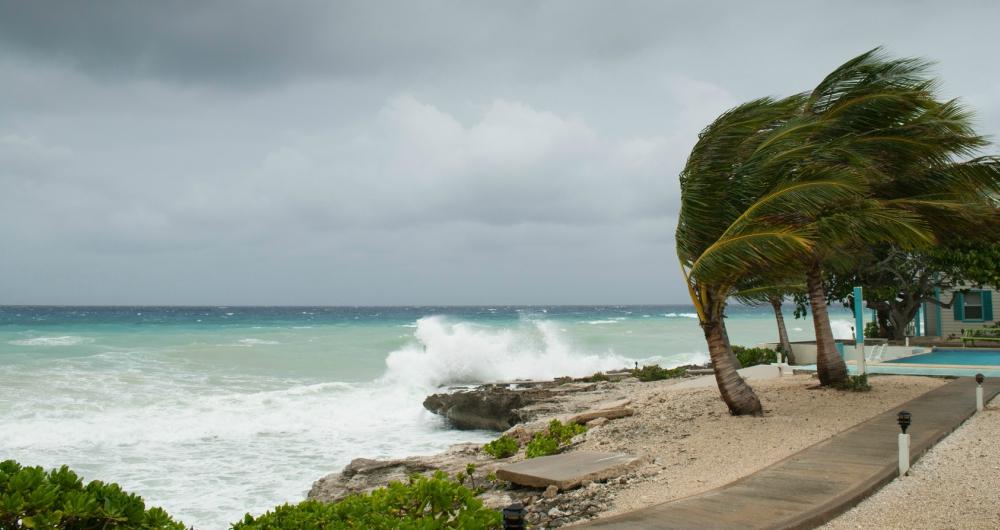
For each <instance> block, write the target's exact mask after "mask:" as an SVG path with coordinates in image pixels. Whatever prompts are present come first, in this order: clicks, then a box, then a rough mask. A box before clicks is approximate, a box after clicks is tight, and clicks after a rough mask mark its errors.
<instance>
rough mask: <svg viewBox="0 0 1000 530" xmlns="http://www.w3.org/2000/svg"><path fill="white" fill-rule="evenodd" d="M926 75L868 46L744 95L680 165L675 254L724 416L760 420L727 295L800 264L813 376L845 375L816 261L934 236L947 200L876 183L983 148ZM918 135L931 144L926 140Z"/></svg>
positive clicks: (919, 66) (828, 380)
mask: <svg viewBox="0 0 1000 530" xmlns="http://www.w3.org/2000/svg"><path fill="white" fill-rule="evenodd" d="M925 69H926V63H923V62H921V61H916V60H911V59H902V60H895V61H889V60H886V59H884V58H882V57H881V55H880V54H879V53H878V51H877V50H873V51H872V52H868V53H866V54H863V55H861V56H859V57H857V58H855V59H852V60H851V61H848V63H845V65H843V66H841V67H840V68H838V69H837V70H835V71H834V73H832V74H831V75H830V76H828V77H827V78H826V79H824V81H823V82H822V83H821V84H820V85H819V86H818V87H817V88H816V89H815V90H813V91H812V92H811V93H809V94H800V95H796V96H792V97H790V98H786V99H782V100H774V99H770V98H764V99H759V100H755V101H751V102H749V103H746V104H744V105H741V106H739V107H736V108H735V109H732V110H730V111H728V112H726V113H724V114H723V115H722V116H720V117H719V118H718V119H716V120H715V121H714V122H713V123H712V124H710V125H709V126H708V127H707V128H706V129H705V130H704V131H702V133H701V134H700V135H699V140H698V142H697V144H696V145H695V147H694V149H693V150H692V152H691V155H690V156H689V158H688V161H687V164H686V165H685V168H684V170H683V171H682V172H681V178H680V181H681V203H682V205H681V211H680V215H679V219H678V228H677V250H678V257H679V258H680V261H681V268H682V271H683V272H684V276H685V279H686V281H687V284H688V289H689V293H690V296H691V300H692V302H693V303H694V305H695V308H696V310H697V312H698V317H699V321H700V323H701V326H702V328H703V330H704V332H705V337H706V340H707V342H708V345H709V353H710V355H711V358H712V361H713V365H714V366H715V373H716V380H717V382H718V383H719V387H720V392H721V393H722V396H723V399H724V400H725V401H726V403H727V404H728V406H729V408H730V411H731V412H732V413H734V414H757V413H759V412H760V403H759V400H757V398H756V396H755V395H754V394H753V392H752V390H751V389H750V388H749V386H747V385H746V383H745V382H744V381H743V380H742V379H741V378H740V377H739V375H738V374H737V373H736V371H735V366H734V365H733V362H732V361H731V352H730V347H729V344H728V339H727V336H726V331H725V322H724V317H725V307H726V301H727V299H728V298H729V297H730V296H733V295H738V294H739V292H740V289H741V287H745V286H746V285H748V283H749V284H752V283H754V281H753V279H754V277H755V276H758V277H759V276H760V274H761V273H760V271H762V270H764V271H767V275H768V276H769V277H777V276H786V275H789V274H793V273H794V272H795V271H798V272H799V273H800V274H801V273H803V272H804V273H805V274H804V275H805V280H806V287H807V291H808V295H809V301H810V305H811V306H812V310H813V322H814V327H815V330H816V338H817V350H818V360H817V365H818V372H819V375H820V380H821V382H822V383H823V384H835V383H838V382H840V381H843V380H844V379H846V377H847V369H846V365H845V363H844V361H843V359H841V358H840V357H839V355H837V353H836V351H835V349H834V343H833V333H832V330H831V327H830V322H829V315H828V313H827V310H826V296H825V292H824V290H823V285H822V280H823V265H824V263H825V262H828V261H831V260H836V259H838V258H839V254H840V253H843V252H845V251H849V250H850V249H851V248H852V247H854V246H856V245H858V244H859V243H860V242H861V241H864V242H866V243H871V242H872V241H891V242H894V243H895V244H899V245H904V246H905V245H921V244H929V243H931V242H933V234H931V232H930V230H929V226H928V223H927V222H926V220H925V218H924V217H923V216H922V215H921V210H929V209H933V208H937V209H939V210H940V209H942V208H950V207H953V206H954V205H955V204H956V203H954V202H949V201H948V200H945V199H944V198H942V197H936V196H925V195H924V194H921V193H920V192H919V191H920V190H922V189H923V188H920V187H917V188H915V189H916V190H917V192H915V193H909V194H906V193H897V194H896V195H892V194H889V193H886V192H884V191H883V188H886V187H888V188H889V189H893V190H897V191H898V189H899V186H891V185H890V184H891V183H893V182H899V181H900V177H899V176H898V175H895V174H894V172H893V170H895V169H897V168H899V167H903V166H908V167H922V168H925V169H926V168H927V167H940V166H942V165H944V164H948V163H951V159H952V157H953V156H955V155H957V154H963V153H965V152H966V151H969V150H970V149H971V147H974V146H976V145H978V143H979V139H978V138H977V137H975V136H974V135H970V134H969V131H970V130H969V129H968V128H967V127H966V126H964V125H961V124H959V125H955V124H949V120H955V119H959V118H961V115H960V113H959V112H957V110H956V108H955V107H954V106H953V105H951V104H950V103H944V104H942V103H939V102H938V101H936V100H935V99H934V97H933V91H932V88H933V82H932V81H929V80H927V79H926V76H924V75H923V74H924V70H925ZM921 134H928V135H929V136H930V137H931V138H934V139H935V140H937V141H921V140H920V138H921V136H920V135H921ZM958 173H962V172H961V171H957V172H956V174H958ZM757 283H758V284H759V282H757ZM765 283H766V282H765Z"/></svg>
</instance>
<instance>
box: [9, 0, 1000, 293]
mask: <svg viewBox="0 0 1000 530" xmlns="http://www.w3.org/2000/svg"><path fill="white" fill-rule="evenodd" d="M998 15H1000V8H998V7H995V6H994V4H991V3H978V2H969V3H965V4H962V3H959V4H954V5H951V7H949V9H947V10H941V9H939V8H938V7H937V5H936V4H933V3H922V2H882V3H878V4H870V3H860V2H858V3H837V4H832V3H827V2H769V3H766V4H761V5H752V6H751V5H749V4H746V5H744V4H743V3H725V2H708V3H705V2H619V3H613V4H609V3H606V2H596V1H594V2H589V1H569V0H567V1H561V2H552V1H549V2H527V1H524V2H419V3H418V2H392V3H390V2H318V1H317V2H264V1H256V0H248V1H241V2H212V1H209V2H194V1H175V2H134V1H103V2H87V3H85V2H69V1H67V2H42V1H39V2H5V1H2V0H0V100H2V101H4V102H5V105H4V107H3V111H2V113H0V189H2V191H3V193H0V226H2V227H3V229H2V230H0V248H3V252H2V253H0V278H2V280H0V303H2V302H8V303H224V304H238V303H289V304H291V303H316V304H320V303H330V304H336V303H344V304H365V303H370V304H376V303H377V304H393V303H401V304H402V303H587V302H592V303H629V302H684V301H685V297H686V294H685V292H684V289H683V287H682V285H681V283H680V280H679V275H678V274H677V273H676V272H674V271H675V270H676V264H675V258H674V257H673V241H672V232H673V223H674V220H675V218H676V212H677V208H678V191H677V183H676V175H677V172H678V171H679V169H680V167H681V165H682V164H683V162H684V158H685V156H686V153H687V151H688V150H689V149H690V146H691V145H692V144H693V142H694V140H695V138H696V134H697V132H698V131H699V130H700V129H701V128H702V127H703V126H704V125H705V124H706V123H707V122H708V121H710V120H711V119H712V118H714V117H715V116H716V115H717V114H718V113H719V112H721V111H723V110H724V109H726V108H728V107H730V106H732V105H734V104H736V103H738V102H739V101H742V100H745V99H749V98H752V97H757V96H760V95H766V94H787V93H791V92H795V91H799V90H803V89H806V88H808V87H809V86H811V85H813V84H815V83H816V82H817V81H818V80H819V79H820V78H821V77H822V75H823V74H825V73H826V72H827V71H829V70H830V69H832V68H834V67H835V66H836V65H837V64H839V63H840V62H842V61H844V60H845V59H847V58H849V57H851V56H853V55H855V54H857V53H859V52H861V51H864V50H866V49H869V48H871V47H873V46H876V45H879V44H884V45H886V46H887V48H888V50H889V51H891V52H893V53H897V54H905V55H920V56H925V57H928V58H930V59H934V60H937V61H938V62H939V66H938V71H939V73H940V74H941V76H942V77H943V79H944V90H945V93H946V95H948V96H958V95H961V96H963V97H964V98H965V99H966V101H967V102H968V103H969V104H970V105H971V106H972V107H973V108H975V109H976V110H978V111H979V116H980V125H981V128H982V130H983V132H985V133H988V134H994V135H996V134H997V133H998V132H1000V99H998V96H997V94H1000V74H997V73H995V72H994V70H992V69H990V68H989V67H988V65H990V64H992V62H993V59H994V58H995V56H996V55H997V52H1000V44H998V43H997V42H996V41H995V39H993V40H989V39H985V38H983V35H989V34H992V32H993V31H994V28H993V25H995V22H996V20H998V18H1000V17H998Z"/></svg>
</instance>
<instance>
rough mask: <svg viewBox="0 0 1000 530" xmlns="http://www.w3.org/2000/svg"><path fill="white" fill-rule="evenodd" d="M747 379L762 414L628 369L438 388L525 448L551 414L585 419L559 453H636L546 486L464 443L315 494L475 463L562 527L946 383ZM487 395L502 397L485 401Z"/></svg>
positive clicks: (484, 484) (709, 481)
mask: <svg viewBox="0 0 1000 530" xmlns="http://www.w3.org/2000/svg"><path fill="white" fill-rule="evenodd" d="M678 383H681V384H678ZM699 383H707V384H705V385H700V384H699ZM751 383H752V384H753V386H754V389H755V391H756V392H757V393H758V395H759V396H760V397H761V401H762V402H763V404H764V412H765V413H764V416H763V417H759V418H748V417H734V416H731V415H729V413H728V411H727V409H726V406H725V404H724V403H723V402H722V400H720V399H719V394H718V389H717V388H715V386H714V384H712V383H711V381H696V380H692V379H691V378H675V379H667V380H662V381H654V382H645V383H644V382H639V381H638V380H636V379H634V378H631V377H621V378H620V379H619V380H617V381H610V380H608V381H603V380H599V381H583V380H560V381H555V382H539V383H524V382H520V383H517V384H515V385H513V386H512V385H509V384H504V385H482V386H480V387H476V388H473V389H454V390H453V391H452V392H449V393H448V394H447V395H450V396H454V395H456V394H470V395H460V396H457V397H454V398H446V397H443V396H441V395H437V397H434V396H431V397H428V401H427V405H428V408H434V409H437V410H438V411H444V414H447V413H448V411H453V412H452V415H453V416H455V417H456V418H459V420H458V422H465V421H473V422H480V421H493V422H497V423H496V424H497V425H498V426H502V425H504V423H503V422H504V421H509V419H510V418H517V420H518V423H517V424H515V425H514V426H513V427H510V428H508V429H507V430H506V431H504V432H505V433H507V434H508V435H510V436H512V437H515V438H517V439H518V440H520V441H522V445H523V442H524V441H526V440H528V439H530V437H531V436H532V434H533V433H535V432H539V431H540V430H543V429H545V427H546V424H547V422H548V421H549V420H551V419H553V418H556V419H561V420H562V421H578V422H581V423H585V424H588V425H590V427H589V428H588V430H587V431H586V432H585V433H583V434H579V435H577V436H576V437H574V438H573V439H572V441H571V442H570V443H569V445H568V446H567V447H565V448H563V453H564V454H566V453H571V454H576V453H582V452H603V453H616V454H628V455H633V456H635V457H637V459H636V460H635V463H634V465H631V466H629V467H628V468H625V469H621V470H619V471H620V472H619V473H618V474H617V475H615V476H609V477H604V478H603V479H602V480H597V481H590V480H588V481H583V482H581V483H579V484H577V485H574V487H573V488H572V489H568V490H559V489H558V488H556V487H549V488H544V489H543V488H539V487H525V486H517V485H515V484H510V483H507V482H504V481H502V480H497V479H496V477H495V475H496V473H497V471H498V470H500V469H501V468H503V467H505V466H510V465H512V464H517V463H518V462H523V461H525V454H524V449H523V447H522V449H521V450H520V451H519V452H518V453H517V454H516V455H514V456H511V457H508V458H501V459H497V458H493V457H491V456H489V455H488V454H486V453H485V452H484V451H483V448H482V446H481V445H479V444H458V445H455V446H452V447H450V448H449V449H448V450H446V451H444V452H442V453H438V454H435V455H430V456H413V457H409V458H402V459H394V460H370V459H355V460H354V461H352V462H351V463H350V464H349V465H348V466H346V467H345V468H344V470H342V471H341V472H338V473H332V474H330V475H327V476H325V477H323V478H321V479H320V480H318V481H316V483H315V484H314V485H313V487H312V489H311V490H310V492H309V498H311V499H318V500H321V501H327V502H329V501H335V500H338V499H341V498H343V497H345V496H346V495H348V494H350V493H354V492H363V491H370V490H372V489H375V488H378V487H381V486H384V485H386V484H387V483H388V482H390V481H392V480H404V481H405V480H406V478H407V477H408V476H409V475H411V474H413V473H432V472H434V471H437V470H440V471H443V472H445V473H447V474H449V475H450V476H453V477H454V476H456V475H459V474H464V475H469V473H468V471H469V464H472V465H473V466H474V467H475V469H474V470H473V472H472V473H471V476H470V477H468V478H467V480H469V483H468V484H469V485H471V486H472V487H474V488H478V489H482V490H483V493H482V494H481V496H480V498H481V499H482V500H483V501H484V503H485V504H487V505H488V506H491V507H494V508H498V509H499V508H502V507H504V506H507V505H510V504H511V503H514V502H520V503H522V504H524V506H525V508H526V510H527V515H526V517H527V520H528V522H529V523H530V524H532V525H533V527H537V528H557V527H560V526H564V525H568V524H572V523H575V522H580V521H583V520H588V519H592V518H595V517H599V516H606V515H613V514H617V513H622V512H626V511H629V510H633V509H636V508H639V507H642V506H648V505H651V504H655V503H658V502H664V501H668V500H671V499H676V498H680V497H684V496H687V495H692V494H696V493H700V492H702V491H706V490H709V489H712V488H715V487H719V486H722V485H724V484H726V483H729V482H731V481H733V480H736V479H738V478H740V477H742V476H745V475H747V474H749V473H753V472H754V471H757V470H758V469H761V468H763V467H765V466H767V465H770V464H771V463H774V462H776V461H778V460H781V459H782V458H786V457H788V456H790V455H792V454H794V453H795V452H797V451H799V450H801V449H804V448H805V447H808V446H809V445H812V444H814V443H817V442H819V441H821V440H823V439H826V438H828V437H829V436H832V435H833V434H836V433H838V432H840V431H842V430H844V429H847V428H849V427H851V426H853V425H855V424H857V423H859V422H861V421H864V420H866V419H868V418H870V417H872V416H875V415H876V414H879V413H881V412H883V411H885V410H888V409H889V408H891V407H893V406H895V405H897V404H899V403H902V402H905V401H906V400H908V399H912V398H913V397H916V396H917V395H920V394H922V393H924V392H926V391H928V390H930V389H932V388H935V387H936V386H938V385H940V384H942V383H943V381H942V380H939V379H933V378H922V377H910V376H878V377H877V378H875V381H874V382H873V383H872V386H873V390H872V391H871V392H864V393H854V392H840V391H837V390H831V389H825V388H819V387H818V386H817V384H816V381H815V379H813V378H812V377H811V376H809V375H786V376H783V377H780V378H776V379H767V380H763V379H762V380H752V381H751ZM518 389H523V390H525V391H530V392H527V393H525V394H524V395H523V396H524V397H521V398H512V397H511V396H509V395H508V394H509V392H508V391H518ZM488 396H494V397H497V399H496V400H494V401H490V400H491V399H492V398H491V397H488ZM529 396H530V399H529ZM432 397H433V398H434V399H431V398H432ZM477 400H478V401H477ZM483 403H487V404H486V405H483ZM469 404H471V405H470V406H468V407H466V406H465V405H469ZM513 404H517V406H513ZM456 407H457V408H456ZM474 411H478V412H474ZM483 411H487V412H489V414H486V413H484V412H483ZM612 411H614V412H612ZM602 414H603V415H602ZM606 416H615V418H608V417H606ZM450 421H452V422H453V423H454V422H455V420H454V419H450ZM476 424H478V423H476ZM497 432H498V435H499V434H500V432H499V430H498V431H497ZM501 474H502V473H501Z"/></svg>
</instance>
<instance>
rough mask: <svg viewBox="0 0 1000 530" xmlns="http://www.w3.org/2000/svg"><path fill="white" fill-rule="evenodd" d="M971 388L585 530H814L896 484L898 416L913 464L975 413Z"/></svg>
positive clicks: (999, 383)
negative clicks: (905, 425) (904, 417)
mask: <svg viewBox="0 0 1000 530" xmlns="http://www.w3.org/2000/svg"><path fill="white" fill-rule="evenodd" d="M872 383H873V384H876V385H877V384H878V379H877V378H876V379H875V380H873V381H872ZM975 386H976V383H975V381H974V380H973V379H972V378H968V377H966V378H961V379H956V380H955V381H953V382H951V383H949V384H946V385H944V386H942V387H939V388H937V389H935V390H932V391H930V392H928V393H926V394H924V395H922V396H920V397H918V398H916V399H913V400H911V401H908V402H906V403H904V404H903V405H900V406H898V407H895V408H893V409H890V410H889V411H887V412H885V413H883V414H879V415H878V416H876V417H874V418H872V419H870V420H868V421H865V422H863V423H860V424H858V425H855V426H854V427H852V428H850V429H848V430H846V431H844V432H842V433H840V434H837V435H835V436H833V437H831V438H829V439H827V440H824V441H822V442H819V443H818V444H816V445H813V446H811V447H808V448H806V449H803V450H802V451H800V452H798V453H796V454H794V455H792V456H790V457H788V458H786V459H784V460H782V461H780V462H777V463H775V464H772V465H771V466H768V467H766V468H764V469H762V470H760V471H758V472H756V473H753V474H751V475H749V476H746V477H743V478H742V479H739V480H737V481H735V482H732V483H730V484H727V485H725V486H723V487H721V488H717V489H714V490H711V491H707V492H705V493H701V494H698V495H694V496H691V497H686V498H683V499H678V500H674V501H670V502H665V503H662V504H658V505H655V506H650V507H648V508H644V509H641V510H636V511H633V512H629V513H626V514H622V515H618V516H615V517H609V518H606V519H598V520H596V521H593V522H592V523H590V524H587V525H584V526H591V527H600V528H612V529H638V528H650V529H654V528H678V529H680V528H685V529H688V528H698V529H700V530H708V529H714V528H814V527H816V526H818V525H821V524H823V523H825V522H826V521H829V520H830V519H832V518H834V517H836V516H837V515H839V514H841V513H843V512H844V511H846V510H847V509H849V508H851V507H853V506H854V505H855V504H857V503H858V502H860V501H861V500H862V499H864V498H865V497H867V496H869V495H871V494H872V493H874V492H875V491H876V490H878V489H879V488H881V487H882V486H884V485H885V484H887V483H888V482H890V481H892V480H893V479H894V478H896V475H897V474H898V473H897V472H898V463H897V452H896V451H897V447H896V444H897V435H898V434H899V427H898V426H897V425H896V414H897V413H898V412H899V411H900V410H907V411H909V412H910V413H911V414H912V415H913V425H912V426H911V427H910V429H909V431H908V432H909V433H910V435H911V436H910V438H911V440H910V458H911V461H916V460H917V458H919V457H920V456H921V455H922V454H923V453H924V452H926V451H927V450H928V449H929V448H930V447H931V446H933V445H934V444H935V443H937V442H938V441H940V440H941V439H942V438H944V437H945V436H947V435H948V433H950V432H951V431H953V430H954V429H955V428H956V427H958V426H959V425H960V424H961V423H962V422H963V421H965V420H966V419H967V418H968V417H969V416H971V415H972V414H973V413H974V412H975V410H976V402H975ZM983 386H984V391H985V398H986V401H987V402H988V401H989V400H990V399H992V397H993V396H995V395H997V394H998V393H1000V380H997V379H989V380H987V382H986V383H985V384H984V385H983ZM747 450H752V448H747ZM733 457H734V458H738V455H736V454H734V455H733ZM904 480H905V479H904ZM970 480H975V478H974V477H970ZM942 494H946V492H942ZM915 509H919V507H915Z"/></svg>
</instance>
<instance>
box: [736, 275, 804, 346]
mask: <svg viewBox="0 0 1000 530" xmlns="http://www.w3.org/2000/svg"><path fill="white" fill-rule="evenodd" d="M804 290H805V286H804V285H802V284H801V283H791V280H790V279H789V280H782V279H773V278H763V277H761V276H757V277H753V278H750V279H749V280H748V281H747V282H746V283H744V284H743V285H741V286H740V287H739V288H738V290H737V292H736V295H735V296H736V299H737V300H739V302H740V303H741V304H744V305H749V306H760V305H763V304H769V305H770V306H771V309H773V310H774V321H775V324H776V325H777V327H778V347H777V351H778V361H779V362H780V361H781V360H782V355H784V358H785V360H786V361H787V362H788V363H789V364H795V354H794V352H793V351H792V343H791V342H790V341H789V340H788V329H787V328H786V327H785V315H784V313H783V312H782V303H783V302H784V300H785V296H787V295H789V294H796V293H800V292H803V291H804Z"/></svg>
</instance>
